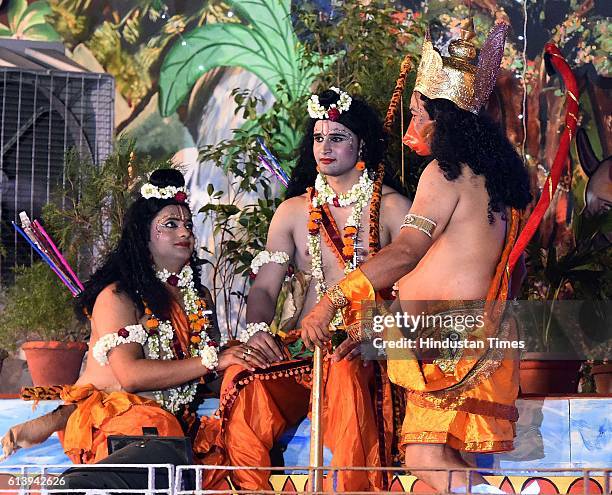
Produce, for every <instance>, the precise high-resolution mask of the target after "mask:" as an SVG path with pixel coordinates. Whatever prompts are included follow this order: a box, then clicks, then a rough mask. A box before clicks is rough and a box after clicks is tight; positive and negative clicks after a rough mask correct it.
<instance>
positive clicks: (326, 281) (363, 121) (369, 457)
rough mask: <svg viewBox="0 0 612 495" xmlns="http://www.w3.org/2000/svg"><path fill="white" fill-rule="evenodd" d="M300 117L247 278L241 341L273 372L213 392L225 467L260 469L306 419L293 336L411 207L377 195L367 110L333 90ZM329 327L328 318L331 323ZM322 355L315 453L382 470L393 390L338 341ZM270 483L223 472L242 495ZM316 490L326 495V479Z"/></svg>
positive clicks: (379, 130) (374, 144)
mask: <svg viewBox="0 0 612 495" xmlns="http://www.w3.org/2000/svg"><path fill="white" fill-rule="evenodd" d="M308 111H309V114H310V119H309V121H308V123H307V128H306V133H305V137H304V139H303V141H302V145H301V154H300V157H299V159H298V162H297V165H296V167H295V168H294V170H293V175H292V178H291V182H290V183H289V187H288V190H287V199H286V200H285V201H284V202H283V203H281V205H280V206H279V207H278V210H277V211H276V213H275V214H274V218H273V219H272V222H271V224H270V228H269V230H268V238H267V243H266V251H263V252H261V253H259V254H258V255H257V256H256V257H255V258H254V260H253V263H252V265H251V267H252V270H253V272H254V273H256V279H255V282H254V284H253V286H252V287H251V289H250V292H249V297H248V305H247V322H248V324H247V328H246V330H245V331H244V332H243V335H242V336H241V340H242V341H243V342H246V343H247V345H249V346H250V347H252V348H254V349H257V350H259V351H260V352H261V353H262V354H264V355H265V356H266V358H267V359H269V360H270V361H273V362H274V364H273V365H272V366H271V367H270V368H269V369H265V370H260V371H256V372H255V373H249V372H244V371H242V370H241V369H240V368H238V367H232V368H230V369H229V370H228V371H227V373H226V376H225V379H224V382H223V386H222V392H221V413H222V417H223V433H222V438H221V442H222V444H223V445H224V448H225V450H226V452H227V455H228V456H229V461H230V464H232V465H237V466H244V465H248V466H269V465H270V453H269V451H270V449H271V448H272V446H273V444H274V442H275V441H276V440H278V439H279V437H280V436H281V435H282V433H283V432H284V431H285V430H286V429H287V428H288V427H289V426H291V425H293V424H295V423H297V422H298V421H300V420H301V419H303V418H304V417H305V416H306V415H307V414H308V411H309V401H310V379H311V376H310V375H311V363H312V359H311V357H310V353H306V355H304V354H305V353H304V352H303V348H302V343H301V341H300V340H299V339H298V337H299V335H298V336H297V337H296V336H295V335H293V334H292V332H291V331H292V330H294V329H298V328H299V327H300V323H301V319H302V316H303V315H304V314H306V312H307V311H308V310H309V309H310V308H312V307H313V306H314V304H315V303H316V302H317V300H318V299H319V298H320V297H321V296H322V295H323V294H324V293H325V290H326V288H327V287H328V286H330V285H332V284H334V283H335V282H337V281H338V280H339V279H340V278H342V276H343V275H344V274H345V273H348V272H350V271H352V270H353V269H355V268H356V267H357V266H358V265H359V264H360V263H362V262H363V261H364V260H365V259H367V258H369V257H371V256H372V255H374V254H375V253H376V252H377V251H378V249H379V247H380V246H381V245H382V246H384V245H386V244H388V243H389V242H391V240H392V239H393V238H394V237H395V236H396V235H398V233H399V228H400V224H401V220H402V219H403V217H404V215H405V214H406V213H407V212H408V210H409V208H410V202H409V200H408V199H407V198H405V197H404V196H402V195H400V194H399V193H398V192H397V191H396V190H394V189H392V188H391V187H390V186H389V185H387V184H388V183H390V182H391V181H390V180H388V177H387V175H386V173H385V168H384V166H383V165H382V160H383V155H384V145H385V142H384V137H385V136H384V132H383V127H382V124H381V122H380V120H379V119H378V117H377V115H376V114H375V112H374V110H373V109H372V108H370V107H369V106H368V105H366V104H365V103H364V102H363V101H360V100H357V99H353V98H351V97H350V96H349V95H348V94H347V93H346V92H344V91H341V90H339V89H337V88H332V89H330V90H328V91H324V92H323V93H321V94H320V95H313V96H312V97H311V99H310V101H309V104H308ZM289 263H291V264H292V265H293V266H295V267H296V269H297V272H296V273H295V274H294V276H293V277H292V279H291V280H290V285H291V286H292V288H293V290H289V291H285V290H283V291H282V293H281V286H282V285H283V280H284V279H285V276H286V274H287V268H288V265H289ZM279 293H281V297H282V298H285V297H286V299H284V302H285V304H284V305H283V304H282V301H281V303H280V304H279V306H283V310H282V311H280V313H281V315H280V329H279V325H272V326H273V327H274V328H273V329H271V328H270V326H271V324H272V321H273V319H274V315H275V308H276V306H277V300H278V299H279ZM339 323H341V319H338V318H336V319H334V321H333V322H332V324H333V325H337V324H339ZM277 330H280V331H278V332H277ZM275 333H276V335H274V334H275ZM281 334H282V335H283V336H284V338H283V339H281V338H280V335H281ZM340 334H341V332H338V334H337V335H338V336H340ZM327 351H328V354H327V357H326V360H325V363H324V397H323V432H324V433H323V442H324V444H325V445H326V446H327V447H328V448H329V449H330V450H331V452H332V455H333V457H332V465H333V466H340V467H342V466H344V467H350V466H381V465H388V464H390V463H391V447H392V443H393V440H394V439H393V435H392V433H393V407H392V405H393V393H394V391H393V390H392V388H391V384H390V383H389V381H388V378H387V376H386V372H385V370H384V366H383V367H381V366H379V363H369V364H366V363H364V362H363V361H362V360H361V358H360V356H359V347H358V346H357V345H356V343H355V342H353V341H351V340H350V339H347V340H344V341H343V342H342V341H341V340H340V339H337V340H336V341H335V350H332V348H331V346H330V347H329V348H327ZM383 364H384V363H383ZM400 422H401V419H400ZM398 426H399V425H398ZM396 443H397V442H396ZM268 475H269V472H267V471H233V472H232V473H231V476H232V478H233V481H234V483H235V484H236V485H237V486H239V487H240V488H241V489H246V490H260V489H264V488H268V487H269V485H268V481H267V479H268ZM385 478H386V477H385V476H384V475H382V474H381V473H380V472H378V473H374V472H371V473H368V472H366V471H353V472H340V473H339V475H338V480H337V485H336V487H335V488H336V489H337V490H340V491H346V490H350V491H363V490H370V489H380V488H382V487H383V486H384V485H385ZM325 482H326V483H327V485H326V486H327V489H328V490H329V489H331V477H329V478H328V479H327V480H326V481H325Z"/></svg>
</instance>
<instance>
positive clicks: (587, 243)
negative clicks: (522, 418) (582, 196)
mask: <svg viewBox="0 0 612 495" xmlns="http://www.w3.org/2000/svg"><path fill="white" fill-rule="evenodd" d="M611 219H612V213H610V212H607V213H603V214H600V215H597V216H586V215H585V214H584V212H583V213H577V212H574V219H573V223H572V231H571V232H570V234H571V235H570V236H568V237H567V238H566V240H565V243H564V244H565V245H564V246H563V245H561V246H560V245H559V244H555V238H556V235H555V232H554V231H553V233H552V235H551V236H550V240H549V241H548V242H547V243H546V244H544V243H542V239H541V237H536V238H534V241H533V242H532V243H531V244H530V249H529V251H530V253H529V254H530V257H529V260H530V264H529V266H528V272H529V276H528V283H527V284H526V288H525V289H526V294H524V297H523V298H524V299H527V300H528V301H529V302H528V303H527V304H526V311H525V312H524V313H523V315H522V316H523V317H522V318H521V320H522V323H523V326H524V329H523V334H524V336H525V339H526V341H527V348H528V349H529V350H530V351H536V352H529V353H525V354H524V355H523V358H522V360H521V365H520V384H521V392H522V393H524V394H529V393H536V394H547V393H576V392H577V387H578V381H579V376H580V374H579V370H580V366H581V364H582V363H583V362H584V361H585V359H588V358H592V357H593V356H594V354H593V353H594V352H595V349H596V348H598V347H601V346H602V345H604V346H605V345H607V344H606V342H607V343H609V338H610V337H609V329H608V328H607V327H606V324H605V321H606V320H607V317H606V316H605V315H604V317H603V320H602V317H601V315H598V310H597V309H598V308H599V309H602V308H600V306H602V305H601V304H598V302H603V301H605V300H607V299H609V290H610V286H611V277H610V272H609V270H608V269H607V268H606V267H607V266H609V263H610V257H611V253H610V249H609V246H607V245H606V244H601V243H600V239H601V237H600V233H601V232H602V231H605V229H606V228H607V225H608V224H609V223H610V221H611ZM559 249H563V250H564V254H562V255H558V250H559ZM525 296H526V297H525ZM603 306H604V307H605V303H603ZM604 309H605V308H604ZM600 320H601V321H600ZM608 351H609V349H608Z"/></svg>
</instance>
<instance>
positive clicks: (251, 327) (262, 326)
mask: <svg viewBox="0 0 612 495" xmlns="http://www.w3.org/2000/svg"><path fill="white" fill-rule="evenodd" d="M259 332H266V333H269V334H272V331H271V330H270V326H269V325H268V324H267V323H266V322H264V321H260V322H259V323H253V322H251V323H247V325H246V328H245V329H243V330H242V331H241V332H240V336H239V337H238V340H239V341H240V342H242V343H243V344H246V343H247V342H248V341H249V339H250V338H251V337H252V336H253V335H255V334H256V333H259Z"/></svg>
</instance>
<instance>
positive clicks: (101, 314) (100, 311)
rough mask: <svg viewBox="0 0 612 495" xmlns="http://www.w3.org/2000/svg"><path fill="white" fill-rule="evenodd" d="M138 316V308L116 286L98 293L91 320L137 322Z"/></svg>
mask: <svg viewBox="0 0 612 495" xmlns="http://www.w3.org/2000/svg"><path fill="white" fill-rule="evenodd" d="M139 317H140V315H139V314H138V308H137V307H136V305H135V304H134V302H133V301H132V300H131V299H130V297H129V296H128V295H127V294H126V293H125V292H120V291H118V290H117V284H116V283H112V284H110V285H107V286H106V287H105V288H104V289H102V290H101V291H100V293H99V294H98V297H96V302H95V304H94V307H93V315H92V319H93V320H94V321H99V320H101V319H103V320H107V319H110V320H114V319H120V320H124V319H125V320H132V321H133V323H136V322H137V321H138V318H139Z"/></svg>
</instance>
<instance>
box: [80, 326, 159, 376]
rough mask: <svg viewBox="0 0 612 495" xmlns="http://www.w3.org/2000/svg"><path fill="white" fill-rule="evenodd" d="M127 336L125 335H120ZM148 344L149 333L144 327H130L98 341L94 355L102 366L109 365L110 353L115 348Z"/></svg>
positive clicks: (94, 348)
mask: <svg viewBox="0 0 612 495" xmlns="http://www.w3.org/2000/svg"><path fill="white" fill-rule="evenodd" d="M120 333H121V334H125V335H120ZM146 342H147V332H145V329H144V328H143V326H142V325H128V326H127V327H125V328H121V329H120V330H119V331H118V332H114V333H108V334H106V335H103V336H102V337H100V338H99V339H98V341H97V342H96V345H94V347H93V350H92V354H93V357H94V359H95V360H96V361H98V363H100V366H106V365H107V364H108V353H109V352H110V350H111V349H113V348H114V347H117V346H118V345H121V344H131V343H136V344H140V345H142V346H144V345H145V344H146Z"/></svg>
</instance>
